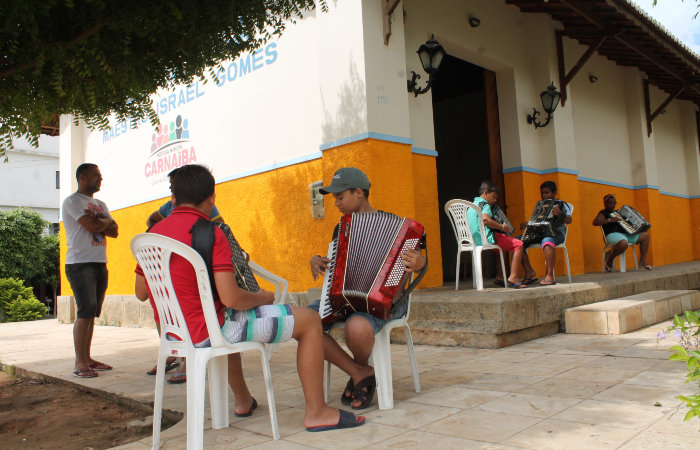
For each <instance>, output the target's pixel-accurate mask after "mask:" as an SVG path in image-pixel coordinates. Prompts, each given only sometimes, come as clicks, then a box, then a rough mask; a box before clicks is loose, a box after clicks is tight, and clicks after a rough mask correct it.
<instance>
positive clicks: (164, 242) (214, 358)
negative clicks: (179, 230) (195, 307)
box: [131, 233, 283, 450]
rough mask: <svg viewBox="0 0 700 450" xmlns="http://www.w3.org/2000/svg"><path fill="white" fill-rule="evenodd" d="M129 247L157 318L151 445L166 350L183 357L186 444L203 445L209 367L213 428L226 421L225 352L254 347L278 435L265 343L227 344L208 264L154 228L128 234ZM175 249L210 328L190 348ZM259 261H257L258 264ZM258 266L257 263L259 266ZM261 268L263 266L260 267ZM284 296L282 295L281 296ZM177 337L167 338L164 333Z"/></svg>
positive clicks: (156, 432) (156, 441) (156, 443)
mask: <svg viewBox="0 0 700 450" xmlns="http://www.w3.org/2000/svg"><path fill="white" fill-rule="evenodd" d="M131 252H132V253H133V255H134V256H135V257H136V259H137V261H138V263H139V265H140V266H141V268H142V269H143V272H144V275H145V277H146V281H147V282H148V286H149V288H150V290H151V294H152V295H153V300H154V302H155V304H156V309H157V310H158V317H159V318H160V323H161V333H160V350H159V352H158V371H157V374H156V392H155V401H154V405H153V449H154V450H158V449H159V448H160V425H161V417H162V408H163V386H164V384H165V360H166V359H167V358H168V357H169V356H179V357H182V356H185V357H186V358H187V449H188V450H199V449H201V448H202V447H203V445H204V395H205V379H206V374H207V371H208V372H209V399H210V403H211V412H212V414H211V415H212V428H214V429H221V428H227V427H228V426H229V414H228V413H229V411H228V359H227V358H228V356H227V355H228V354H230V353H240V352H244V351H247V350H258V351H259V352H260V353H261V356H262V367H263V374H264V378H265V388H266V390H267V401H268V405H269V407H270V422H271V425H272V434H273V438H274V439H279V437H280V435H279V430H278V427H277V414H276V409H275V397H274V393H273V390H272V374H271V372H270V364H269V359H270V358H269V353H270V349H269V348H267V347H265V345H264V344H262V343H259V342H240V343H237V344H229V343H228V342H226V340H225V339H224V337H223V335H222V334H221V328H220V327H219V320H218V318H217V315H216V311H215V310H214V301H213V296H212V291H211V285H210V280H209V275H208V273H207V268H206V266H205V264H204V261H203V260H202V257H201V256H200V255H199V254H198V253H197V252H196V251H195V250H194V249H192V248H191V247H189V246H187V245H185V244H183V243H181V242H178V241H176V240H174V239H170V238H168V237H165V236H161V235H158V234H155V233H142V234H138V235H136V236H134V238H133V239H132V240H131ZM172 254H177V255H180V256H182V257H183V258H185V259H186V260H187V261H189V263H190V264H192V266H193V268H194V271H195V273H196V275H197V286H198V288H199V296H200V298H201V301H202V310H203V312H204V319H205V322H206V324H207V331H208V332H209V339H210V341H211V347H205V348H195V347H194V343H193V342H192V339H191V338H190V333H189V331H188V329H187V324H186V323H185V319H184V316H183V315H182V310H181V309H180V304H179V302H178V299H177V296H176V295H175V290H174V289H173V284H172V281H171V279H170V256H171V255H172ZM258 267H259V266H258ZM260 269H262V268H259V269H258V270H260ZM263 270H264V269H263ZM282 298H283V297H282ZM170 336H173V337H177V338H179V339H180V340H170V339H167V337H170Z"/></svg>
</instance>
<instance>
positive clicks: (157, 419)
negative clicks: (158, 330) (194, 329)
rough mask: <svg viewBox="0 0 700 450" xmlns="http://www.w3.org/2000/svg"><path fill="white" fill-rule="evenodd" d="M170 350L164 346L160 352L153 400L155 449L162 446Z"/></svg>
mask: <svg viewBox="0 0 700 450" xmlns="http://www.w3.org/2000/svg"><path fill="white" fill-rule="evenodd" d="M167 359H168V352H167V350H166V348H165V347H164V346H161V347H160V351H159V352H158V371H157V372H156V397H155V399H154V400H153V450H158V449H159V448H160V424H161V421H162V418H163V387H164V386H165V361H166V360H167Z"/></svg>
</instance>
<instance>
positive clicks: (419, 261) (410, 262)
mask: <svg viewBox="0 0 700 450" xmlns="http://www.w3.org/2000/svg"><path fill="white" fill-rule="evenodd" d="M401 259H402V260H403V264H404V266H406V267H405V268H404V269H403V270H404V272H408V273H412V272H420V271H421V270H422V269H423V267H425V263H426V259H425V256H423V255H421V254H420V252H419V251H418V250H414V249H410V250H408V251H407V252H406V253H404V254H403V255H401Z"/></svg>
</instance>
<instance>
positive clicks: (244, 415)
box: [234, 399, 258, 417]
mask: <svg viewBox="0 0 700 450" xmlns="http://www.w3.org/2000/svg"><path fill="white" fill-rule="evenodd" d="M256 409H258V401H257V400H255V399H253V404H252V405H250V409H249V410H248V412H247V413H245V414H238V413H237V412H234V414H235V415H236V417H250V416H252V415H253V411H255V410H256Z"/></svg>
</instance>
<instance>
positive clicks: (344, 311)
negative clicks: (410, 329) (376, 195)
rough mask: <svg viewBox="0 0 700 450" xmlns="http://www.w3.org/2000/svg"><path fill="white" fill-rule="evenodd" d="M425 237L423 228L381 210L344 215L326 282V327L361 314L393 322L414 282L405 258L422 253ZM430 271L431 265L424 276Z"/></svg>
mask: <svg viewBox="0 0 700 450" xmlns="http://www.w3.org/2000/svg"><path fill="white" fill-rule="evenodd" d="M424 237H425V233H424V229H423V225H421V224H420V223H418V222H416V221H414V220H411V219H407V218H405V217H399V216H396V215H394V214H389V213H385V212H381V211H380V212H376V213H352V214H346V215H345V216H343V218H342V219H340V225H339V228H338V237H337V238H336V239H334V241H333V242H331V244H330V245H329V249H328V258H330V259H331V260H332V262H331V263H330V264H329V268H328V270H326V273H325V276H324V280H323V290H322V293H321V305H320V307H319V313H320V314H321V318H322V322H323V323H324V324H325V323H331V322H335V321H336V320H340V319H343V318H345V317H347V316H349V315H350V314H352V313H355V312H366V313H369V314H372V315H373V316H375V317H377V318H379V319H389V318H390V317H391V314H392V312H393V307H395V306H398V302H397V300H399V299H403V298H405V296H404V295H403V294H404V293H405V291H406V289H405V286H406V283H407V281H408V279H409V277H410V274H409V273H406V272H405V271H404V267H405V266H404V264H403V261H402V259H401V255H402V254H403V253H404V252H406V251H407V250H409V249H416V250H417V249H419V248H420V247H421V246H422V245H424V242H425V241H424ZM426 269H427V264H426V267H425V268H424V269H423V273H425V270H426ZM417 281H419V280H417ZM416 284H417V283H416ZM413 286H414V284H413V283H412V285H411V286H410V287H409V289H412V287H413Z"/></svg>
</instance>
